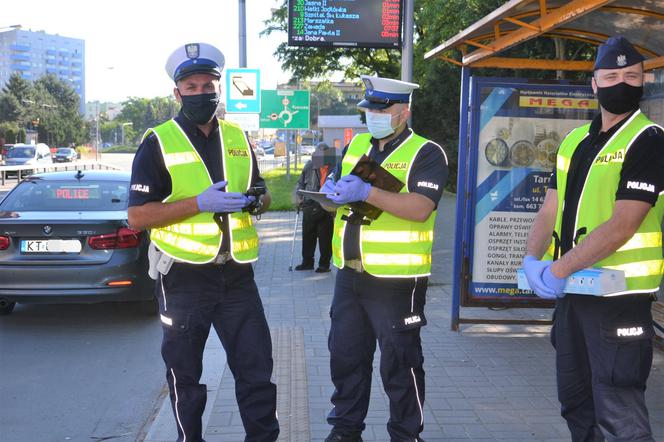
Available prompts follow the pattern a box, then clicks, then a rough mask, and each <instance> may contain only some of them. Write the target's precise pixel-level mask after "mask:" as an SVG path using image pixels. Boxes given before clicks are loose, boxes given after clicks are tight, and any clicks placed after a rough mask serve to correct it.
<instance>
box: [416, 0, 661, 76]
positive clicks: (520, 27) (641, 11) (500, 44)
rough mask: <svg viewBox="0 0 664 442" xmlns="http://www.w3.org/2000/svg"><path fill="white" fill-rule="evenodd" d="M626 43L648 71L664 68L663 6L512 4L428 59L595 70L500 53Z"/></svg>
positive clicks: (642, 0) (613, 1)
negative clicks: (550, 43)
mask: <svg viewBox="0 0 664 442" xmlns="http://www.w3.org/2000/svg"><path fill="white" fill-rule="evenodd" d="M613 35H622V36H624V37H626V38H627V39H628V40H629V41H630V42H631V43H632V44H634V45H635V46H636V48H637V49H638V50H639V52H641V53H642V54H643V55H644V56H645V57H646V62H645V66H646V69H648V70H650V69H655V68H659V67H663V66H664V0H571V1H570V0H510V1H508V2H507V3H505V4H504V5H503V6H501V7H499V8H498V9H496V10H494V11H493V12H491V13H490V14H488V15H487V16H485V17H484V18H482V19H481V20H479V21H477V22H476V23H474V24H473V25H471V26H469V27H468V28H466V29H464V30H462V31H461V32H459V33H458V34H456V35H455V36H454V37H452V38H450V39H449V40H447V41H445V42H443V43H442V44H440V45H439V46H437V47H436V48H434V49H432V50H430V51H429V52H427V53H426V54H425V56H424V58H427V59H428V58H433V57H438V58H440V59H442V60H445V61H448V62H451V63H454V64H458V65H460V66H470V67H493V68H510V69H552V70H575V71H589V70H592V66H593V63H592V62H591V61H575V60H556V59H549V60H544V59H525V58H514V57H504V56H502V57H501V56H500V54H501V53H503V52H504V51H506V50H508V49H509V48H512V47H514V46H517V45H519V44H521V43H523V42H526V41H528V40H530V39H533V38H536V37H547V38H561V39H564V40H577V41H583V42H587V43H591V44H594V45H599V44H601V43H603V42H604V41H605V40H606V39H607V38H608V37H611V36H613Z"/></svg>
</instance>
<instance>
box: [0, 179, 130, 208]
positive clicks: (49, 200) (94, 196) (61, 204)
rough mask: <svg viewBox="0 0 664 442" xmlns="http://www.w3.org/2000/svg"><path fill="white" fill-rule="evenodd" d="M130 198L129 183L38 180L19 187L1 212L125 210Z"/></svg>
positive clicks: (6, 199) (4, 202) (2, 204)
mask: <svg viewBox="0 0 664 442" xmlns="http://www.w3.org/2000/svg"><path fill="white" fill-rule="evenodd" d="M128 194H129V183H128V182H125V181H94V180H83V181H77V180H63V181H51V180H41V179H34V180H28V181H23V182H21V183H20V184H19V185H18V186H16V188H15V189H14V190H13V191H12V192H10V193H9V195H7V197H6V198H5V199H4V200H3V201H2V202H1V203H0V211H8V212H41V211H53V212H67V211H79V210H82V211H102V210H125V209H127V198H128Z"/></svg>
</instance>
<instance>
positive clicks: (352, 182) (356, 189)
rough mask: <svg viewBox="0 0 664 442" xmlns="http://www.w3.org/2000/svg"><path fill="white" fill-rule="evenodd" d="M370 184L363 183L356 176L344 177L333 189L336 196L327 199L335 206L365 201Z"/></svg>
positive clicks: (329, 196)
mask: <svg viewBox="0 0 664 442" xmlns="http://www.w3.org/2000/svg"><path fill="white" fill-rule="evenodd" d="M370 191H371V184H369V183H367V182H365V181H363V180H362V178H360V177H359V176H357V175H345V176H343V177H341V179H340V180H339V181H337V185H336V186H335V187H334V192H335V193H336V195H328V196H327V197H328V198H329V199H331V200H332V201H334V202H335V203H337V204H346V203H353V202H355V201H366V199H367V198H369V192H370Z"/></svg>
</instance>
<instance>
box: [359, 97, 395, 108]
mask: <svg viewBox="0 0 664 442" xmlns="http://www.w3.org/2000/svg"><path fill="white" fill-rule="evenodd" d="M393 104H394V103H376V102H374V101H369V100H366V99H365V100H362V101H360V102H359V103H357V107H359V108H360V109H387V108H388V107H390V106H392V105H393Z"/></svg>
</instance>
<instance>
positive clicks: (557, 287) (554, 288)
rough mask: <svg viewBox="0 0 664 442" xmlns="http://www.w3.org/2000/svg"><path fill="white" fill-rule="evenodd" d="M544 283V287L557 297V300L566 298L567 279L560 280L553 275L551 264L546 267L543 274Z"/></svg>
mask: <svg viewBox="0 0 664 442" xmlns="http://www.w3.org/2000/svg"><path fill="white" fill-rule="evenodd" d="M542 282H543V283H544V285H545V286H546V287H547V288H548V289H549V290H550V291H551V292H553V294H554V295H556V297H557V298H562V297H564V296H565V292H564V290H565V278H558V277H556V276H554V275H553V273H551V264H549V265H548V266H546V268H545V269H544V272H543V273H542Z"/></svg>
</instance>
